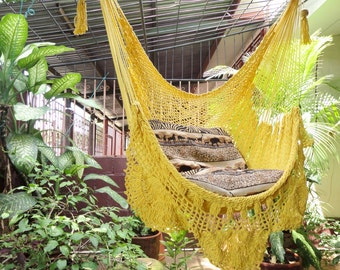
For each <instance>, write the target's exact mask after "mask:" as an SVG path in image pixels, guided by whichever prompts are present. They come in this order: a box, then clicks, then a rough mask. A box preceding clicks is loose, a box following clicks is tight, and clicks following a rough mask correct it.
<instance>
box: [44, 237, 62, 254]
mask: <svg viewBox="0 0 340 270" xmlns="http://www.w3.org/2000/svg"><path fill="white" fill-rule="evenodd" d="M58 245H59V243H58V242H57V241H56V240H49V241H48V243H47V245H46V246H45V247H44V252H45V253H48V252H51V251H52V250H54V249H55V248H56V247H57V246H58Z"/></svg>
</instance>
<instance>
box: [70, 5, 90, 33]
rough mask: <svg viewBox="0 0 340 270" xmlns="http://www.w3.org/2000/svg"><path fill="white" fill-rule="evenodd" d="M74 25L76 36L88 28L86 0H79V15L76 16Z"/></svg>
mask: <svg viewBox="0 0 340 270" xmlns="http://www.w3.org/2000/svg"><path fill="white" fill-rule="evenodd" d="M74 25H75V29H74V31H73V34H75V35H76V36H79V35H83V34H85V33H86V31H87V30H88V27H87V13H86V1H85V0H79V1H78V4H77V15H76V16H75V17H74Z"/></svg>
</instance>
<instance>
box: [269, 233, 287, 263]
mask: <svg viewBox="0 0 340 270" xmlns="http://www.w3.org/2000/svg"><path fill="white" fill-rule="evenodd" d="M269 241H270V245H271V249H272V253H273V255H275V256H276V258H277V259H278V261H279V262H281V263H283V262H284V260H285V253H286V251H285V249H284V247H283V232H282V231H278V232H273V233H271V234H270V236H269Z"/></svg>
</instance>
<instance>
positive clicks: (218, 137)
mask: <svg viewBox="0 0 340 270" xmlns="http://www.w3.org/2000/svg"><path fill="white" fill-rule="evenodd" d="M150 125H151V127H152V129H153V131H154V133H155V135H156V137H157V139H158V141H159V143H160V145H161V147H162V150H163V152H164V154H165V155H166V156H167V158H168V159H169V160H170V161H172V163H173V164H174V166H175V167H176V168H177V170H178V171H180V172H183V171H190V170H193V169H198V168H211V167H223V168H230V169H245V167H246V162H245V161H244V159H243V157H242V155H241V153H240V152H239V151H238V149H237V148H236V147H235V146H234V144H233V142H232V139H231V137H230V135H229V134H228V133H227V132H226V131H224V130H223V129H222V128H201V127H195V126H183V125H179V124H173V123H168V122H162V121H158V120H151V121H150Z"/></svg>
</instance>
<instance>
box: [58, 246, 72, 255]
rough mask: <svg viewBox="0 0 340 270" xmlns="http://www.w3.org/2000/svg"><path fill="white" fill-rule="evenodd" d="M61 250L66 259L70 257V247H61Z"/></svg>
mask: <svg viewBox="0 0 340 270" xmlns="http://www.w3.org/2000/svg"><path fill="white" fill-rule="evenodd" d="M59 250H60V252H61V254H63V255H64V256H65V257H68V256H69V255H70V248H69V247H68V246H65V245H63V246H60V247H59Z"/></svg>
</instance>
